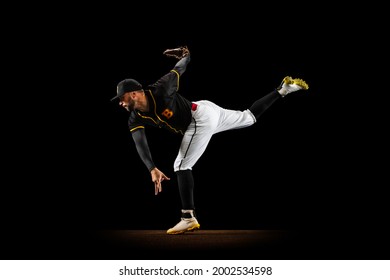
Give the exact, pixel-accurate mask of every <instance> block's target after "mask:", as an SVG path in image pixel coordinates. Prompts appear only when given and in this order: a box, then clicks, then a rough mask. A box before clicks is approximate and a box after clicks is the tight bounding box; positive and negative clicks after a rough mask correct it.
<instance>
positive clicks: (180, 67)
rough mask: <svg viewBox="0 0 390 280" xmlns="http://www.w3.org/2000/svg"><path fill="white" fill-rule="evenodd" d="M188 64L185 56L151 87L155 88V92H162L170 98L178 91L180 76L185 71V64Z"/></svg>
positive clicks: (188, 58)
mask: <svg viewBox="0 0 390 280" xmlns="http://www.w3.org/2000/svg"><path fill="white" fill-rule="evenodd" d="M189 62H190V56H189V55H188V56H186V57H184V58H182V59H180V60H179V61H178V62H177V63H176V65H175V67H173V69H172V70H171V71H170V72H169V73H168V74H165V75H164V76H162V77H161V78H160V79H159V80H158V81H157V82H156V83H155V84H154V85H153V87H155V88H156V91H157V92H164V93H165V94H167V95H168V96H172V95H173V94H175V93H176V92H177V91H179V81H180V77H181V75H183V73H184V72H185V70H186V69H187V64H188V63H189Z"/></svg>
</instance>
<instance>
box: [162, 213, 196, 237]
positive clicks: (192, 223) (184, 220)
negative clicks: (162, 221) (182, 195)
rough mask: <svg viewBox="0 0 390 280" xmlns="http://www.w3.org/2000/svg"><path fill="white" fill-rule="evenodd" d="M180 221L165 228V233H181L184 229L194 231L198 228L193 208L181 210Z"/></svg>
mask: <svg viewBox="0 0 390 280" xmlns="http://www.w3.org/2000/svg"><path fill="white" fill-rule="evenodd" d="M181 212H182V213H181V221H180V222H178V223H177V224H176V225H175V226H174V227H173V228H170V229H168V230H167V234H182V233H185V232H186V231H194V230H197V229H199V228H200V225H199V223H198V220H197V219H196V218H195V215H194V210H181Z"/></svg>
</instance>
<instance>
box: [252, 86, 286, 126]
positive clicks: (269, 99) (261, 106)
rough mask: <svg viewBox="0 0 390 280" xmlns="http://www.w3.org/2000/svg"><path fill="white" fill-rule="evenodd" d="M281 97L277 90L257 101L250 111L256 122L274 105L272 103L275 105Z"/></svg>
mask: <svg viewBox="0 0 390 280" xmlns="http://www.w3.org/2000/svg"><path fill="white" fill-rule="evenodd" d="M280 97H281V95H280V94H279V92H278V91H277V90H274V91H272V92H271V93H268V94H267V95H266V96H264V97H262V98H260V99H259V100H257V101H255V103H253V104H252V106H251V107H250V108H249V110H250V111H251V112H252V114H253V115H254V116H255V118H256V120H258V119H259V118H260V116H261V115H262V114H263V113H264V112H265V110H267V109H268V108H269V107H270V106H271V105H272V103H274V102H275V101H276V100H278V99H279V98H280Z"/></svg>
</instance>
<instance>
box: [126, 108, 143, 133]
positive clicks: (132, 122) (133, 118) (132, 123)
mask: <svg viewBox="0 0 390 280" xmlns="http://www.w3.org/2000/svg"><path fill="white" fill-rule="evenodd" d="M128 126H129V130H130V132H133V131H136V130H138V129H144V128H145V126H144V125H143V124H142V123H141V122H140V121H139V119H138V117H137V115H136V114H135V112H134V111H132V112H131V114H130V117H129V120H128Z"/></svg>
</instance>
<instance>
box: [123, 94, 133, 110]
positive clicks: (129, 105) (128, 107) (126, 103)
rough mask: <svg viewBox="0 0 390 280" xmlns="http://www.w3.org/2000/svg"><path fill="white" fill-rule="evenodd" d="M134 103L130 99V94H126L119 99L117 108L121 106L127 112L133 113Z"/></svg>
mask: <svg viewBox="0 0 390 280" xmlns="http://www.w3.org/2000/svg"><path fill="white" fill-rule="evenodd" d="M134 105H135V101H134V100H133V99H132V98H131V93H130V92H126V93H125V94H124V95H123V96H122V97H120V99H119V106H122V107H123V108H125V109H126V110H127V111H129V112H130V111H133V110H134Z"/></svg>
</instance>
